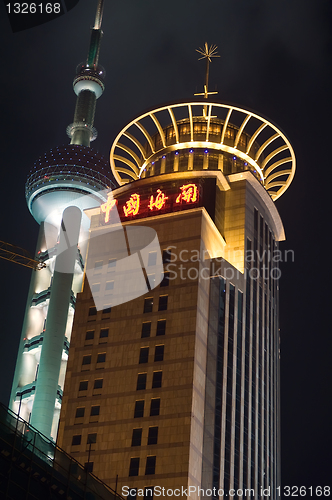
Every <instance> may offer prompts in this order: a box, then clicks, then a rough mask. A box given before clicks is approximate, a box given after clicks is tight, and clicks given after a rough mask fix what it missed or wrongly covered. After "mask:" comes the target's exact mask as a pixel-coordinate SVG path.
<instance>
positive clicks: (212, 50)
mask: <svg viewBox="0 0 332 500" xmlns="http://www.w3.org/2000/svg"><path fill="white" fill-rule="evenodd" d="M217 48H218V46H217V45H210V47H209V45H208V43H207V42H205V44H204V47H203V48H202V47H199V48H198V49H196V52H198V53H199V54H201V55H202V56H203V57H199V59H198V60H199V61H200V60H201V59H206V69H205V84H204V92H200V93H198V94H194V95H203V96H204V99H208V97H209V95H212V94H218V92H209V72H210V62H212V57H220V56H219V55H218V53H217ZM203 116H204V117H205V118H207V107H206V106H204V108H203Z"/></svg>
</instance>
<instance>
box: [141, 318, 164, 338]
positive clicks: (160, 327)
mask: <svg viewBox="0 0 332 500" xmlns="http://www.w3.org/2000/svg"><path fill="white" fill-rule="evenodd" d="M165 333H166V320H165V319H159V320H158V321H157V330H156V336H157V337H158V336H159V335H165ZM150 335H151V321H144V323H142V332H141V338H142V339H143V338H145V337H150Z"/></svg>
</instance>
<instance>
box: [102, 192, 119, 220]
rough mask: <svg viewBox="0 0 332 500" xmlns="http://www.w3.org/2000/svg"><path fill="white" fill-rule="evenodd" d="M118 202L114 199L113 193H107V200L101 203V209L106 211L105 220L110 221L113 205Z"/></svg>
mask: <svg viewBox="0 0 332 500" xmlns="http://www.w3.org/2000/svg"><path fill="white" fill-rule="evenodd" d="M117 203H118V200H114V199H113V195H112V193H108V195H107V202H106V203H103V205H101V207H100V208H101V211H102V212H104V214H105V222H108V221H109V220H110V211H111V210H112V208H113V207H115V206H116V205H117Z"/></svg>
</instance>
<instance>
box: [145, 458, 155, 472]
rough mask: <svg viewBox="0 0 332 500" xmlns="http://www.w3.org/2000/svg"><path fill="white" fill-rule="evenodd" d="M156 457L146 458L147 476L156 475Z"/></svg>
mask: <svg viewBox="0 0 332 500" xmlns="http://www.w3.org/2000/svg"><path fill="white" fill-rule="evenodd" d="M155 470H156V457H146V466H145V475H146V476H147V475H149V474H155Z"/></svg>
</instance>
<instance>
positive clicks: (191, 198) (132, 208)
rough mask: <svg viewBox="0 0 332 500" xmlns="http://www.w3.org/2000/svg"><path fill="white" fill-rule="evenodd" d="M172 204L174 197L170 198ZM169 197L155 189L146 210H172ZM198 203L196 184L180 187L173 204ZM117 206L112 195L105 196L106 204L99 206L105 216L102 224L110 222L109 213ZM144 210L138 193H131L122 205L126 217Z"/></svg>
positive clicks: (144, 203) (143, 204)
mask: <svg viewBox="0 0 332 500" xmlns="http://www.w3.org/2000/svg"><path fill="white" fill-rule="evenodd" d="M171 198H172V199H173V203H174V197H173V196H172V197H171ZM169 199H170V197H169V196H166V194H165V193H164V192H163V191H162V190H161V189H157V191H156V194H155V195H151V196H150V199H149V203H148V205H147V208H148V209H149V210H151V211H155V210H161V209H162V208H166V209H167V208H169V209H170V210H171V209H172V203H171V202H170V201H169V202H168V203H167V200H169ZM196 201H198V187H197V185H196V184H185V185H183V186H181V187H180V193H179V192H178V193H177V194H176V199H175V203H176V204H185V205H186V204H189V203H195V202H196ZM117 204H118V200H114V199H113V195H112V193H109V194H108V195H107V202H106V203H104V204H103V205H101V211H102V212H103V213H104V214H105V219H104V222H105V223H107V222H109V220H110V212H111V210H112V209H113V207H115V206H116V205H117ZM144 207H145V210H146V201H145V200H144V201H143V202H142V201H141V198H140V195H139V194H138V193H133V194H131V195H130V198H129V199H127V200H126V202H125V204H124V205H123V207H122V208H123V213H124V215H125V216H126V217H128V216H129V215H132V216H135V215H137V214H139V213H140V210H141V208H144Z"/></svg>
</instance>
